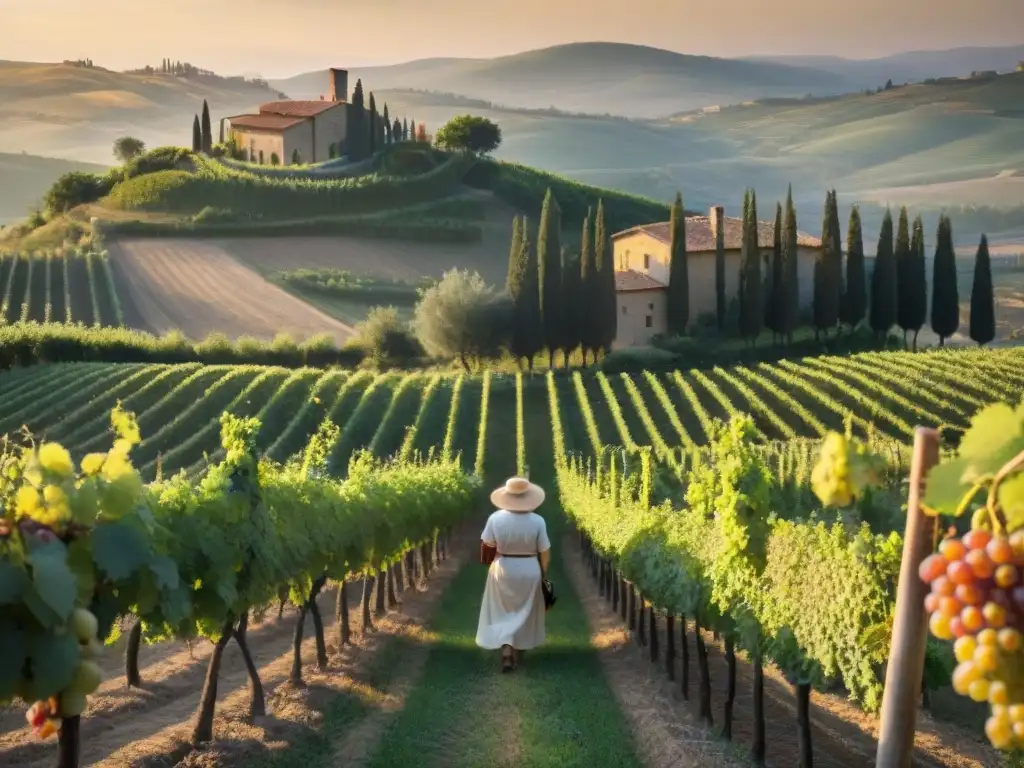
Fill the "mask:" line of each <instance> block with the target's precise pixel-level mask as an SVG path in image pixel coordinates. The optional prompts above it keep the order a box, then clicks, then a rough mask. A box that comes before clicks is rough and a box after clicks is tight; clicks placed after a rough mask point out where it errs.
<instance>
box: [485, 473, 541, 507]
mask: <svg viewBox="0 0 1024 768" xmlns="http://www.w3.org/2000/svg"><path fill="white" fill-rule="evenodd" d="M491 503H492V504H494V506H496V507H497V508H498V509H507V510H508V511H509V512H533V510H535V509H536V508H537V507H539V506H540V505H541V504H543V503H544V489H543V488H541V487H540V486H539V485H535V484H533V483H531V482H530V481H529V480H527V479H526V478H524V477H511V478H509V479H508V480H507V481H506V483H505V484H504V485H503V486H502V487H501V488H498V489H497V490H495V491H494V492H493V493H491Z"/></svg>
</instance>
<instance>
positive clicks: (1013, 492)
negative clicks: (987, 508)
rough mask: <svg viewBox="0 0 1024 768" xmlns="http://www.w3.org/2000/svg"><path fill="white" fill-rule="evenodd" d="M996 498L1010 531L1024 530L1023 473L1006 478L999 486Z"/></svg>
mask: <svg viewBox="0 0 1024 768" xmlns="http://www.w3.org/2000/svg"><path fill="white" fill-rule="evenodd" d="M997 498H998V500H999V506H1000V508H1001V509H1002V510H1003V515H1004V516H1005V517H1006V524H1007V525H1006V527H1007V529H1008V530H1010V531H1016V530H1017V529H1018V528H1024V472H1018V473H1017V474H1016V475H1014V476H1012V477H1008V478H1007V479H1006V480H1004V481H1003V482H1002V483H1001V484H1000V485H999V491H998V495H997Z"/></svg>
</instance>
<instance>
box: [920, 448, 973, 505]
mask: <svg viewBox="0 0 1024 768" xmlns="http://www.w3.org/2000/svg"><path fill="white" fill-rule="evenodd" d="M969 466H970V463H969V462H968V460H967V459H963V458H961V459H953V460H951V461H945V462H943V463H942V464H939V465H938V466H937V467H934V468H933V469H932V471H931V472H929V473H928V479H927V481H926V483H925V491H924V505H925V506H926V507H928V508H930V509H933V510H935V511H936V512H938V513H939V514H940V515H955V514H956V511H957V509H958V508H959V507H960V501H961V499H962V498H963V496H964V489H965V486H966V481H965V479H964V476H965V474H966V473H967V471H968V469H969Z"/></svg>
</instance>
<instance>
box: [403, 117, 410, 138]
mask: <svg viewBox="0 0 1024 768" xmlns="http://www.w3.org/2000/svg"><path fill="white" fill-rule="evenodd" d="M408 140H409V118H407V117H406V118H403V119H402V141H408Z"/></svg>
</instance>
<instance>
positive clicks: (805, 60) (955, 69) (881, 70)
mask: <svg viewBox="0 0 1024 768" xmlns="http://www.w3.org/2000/svg"><path fill="white" fill-rule="evenodd" d="M743 60H744V61H757V62H766V63H770V64H784V65H786V66H793V67H809V68H811V69H817V70H821V71H824V72H831V73H833V74H835V75H839V76H840V77H844V78H846V79H848V80H849V81H850V82H851V83H852V84H854V85H856V86H857V87H859V88H876V87H878V86H879V85H884V84H885V81H886V80H889V79H890V78H891V79H892V81H893V82H894V83H916V82H921V81H922V80H927V79H929V78H932V77H960V76H963V75H968V74H970V73H971V72H974V71H975V70H978V71H985V70H995V71H997V72H1011V71H1013V70H1014V69H1015V68H1016V66H1017V62H1019V61H1024V45H1011V46H993V47H963V48H950V49H947V50H941V51H904V52H903V53H897V54H894V55H892V56H883V57H879V58H874V59H844V58H842V57H840V56H748V57H744V59H743Z"/></svg>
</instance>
